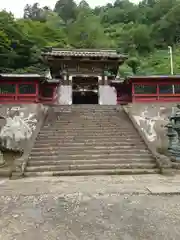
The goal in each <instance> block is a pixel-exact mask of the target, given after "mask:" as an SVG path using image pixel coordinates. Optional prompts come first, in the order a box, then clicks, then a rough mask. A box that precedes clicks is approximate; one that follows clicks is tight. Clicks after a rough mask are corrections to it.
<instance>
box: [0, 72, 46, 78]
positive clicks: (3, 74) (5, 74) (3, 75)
mask: <svg viewBox="0 0 180 240" xmlns="http://www.w3.org/2000/svg"><path fill="white" fill-rule="evenodd" d="M0 77H9V78H41V77H43V76H42V75H39V74H31V73H30V74H28V73H27V74H16V73H0Z"/></svg>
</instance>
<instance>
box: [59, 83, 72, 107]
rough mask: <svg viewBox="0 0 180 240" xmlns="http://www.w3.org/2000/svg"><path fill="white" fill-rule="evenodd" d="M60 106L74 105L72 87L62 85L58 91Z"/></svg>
mask: <svg viewBox="0 0 180 240" xmlns="http://www.w3.org/2000/svg"><path fill="white" fill-rule="evenodd" d="M58 104H60V105H71V104H72V86H71V85H62V86H60V87H59V89H58Z"/></svg>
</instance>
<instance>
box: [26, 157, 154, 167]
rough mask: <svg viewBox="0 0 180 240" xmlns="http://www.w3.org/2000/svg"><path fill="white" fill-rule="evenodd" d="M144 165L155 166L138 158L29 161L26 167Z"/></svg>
mask: <svg viewBox="0 0 180 240" xmlns="http://www.w3.org/2000/svg"><path fill="white" fill-rule="evenodd" d="M132 163H133V164H135V163H139V164H144V163H153V164H155V160H154V159H153V158H152V159H139V158H132V159H118V158H117V159H101V160H99V159H97V160H92V159H91V160H75V161H74V160H52V159H50V160H46V161H45V160H33V161H32V160H31V161H29V162H28V166H45V165H53V166H56V165H86V164H88V165H93V164H98V165H102V164H127V165H128V164H132Z"/></svg>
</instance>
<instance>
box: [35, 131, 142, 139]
mask: <svg viewBox="0 0 180 240" xmlns="http://www.w3.org/2000/svg"><path fill="white" fill-rule="evenodd" d="M65 134H66V135H67V134H68V135H69V136H71V137H72V136H79V135H81V136H85V137H88V136H89V137H92V136H99V137H111V136H115V137H119V136H121V137H127V136H128V137H137V136H138V134H137V133H136V132H135V133H129V134H127V133H125V132H124V133H123V132H121V133H119V132H98V131H94V132H92V131H89V132H86V131H82V132H75V131H74V132H72V131H68V130H65V131H62V132H54V133H53V132H51V133H49V134H47V133H43V132H41V133H40V134H39V135H38V137H39V138H43V137H47V136H48V137H50V138H51V137H59V136H62V135H65ZM138 137H139V136H138Z"/></svg>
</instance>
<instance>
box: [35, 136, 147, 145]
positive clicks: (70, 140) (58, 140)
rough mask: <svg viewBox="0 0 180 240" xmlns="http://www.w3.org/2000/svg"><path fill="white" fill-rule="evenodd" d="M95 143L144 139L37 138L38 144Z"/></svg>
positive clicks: (120, 142) (130, 141)
mask: <svg viewBox="0 0 180 240" xmlns="http://www.w3.org/2000/svg"><path fill="white" fill-rule="evenodd" d="M87 142H88V143H90V144H92V143H95V144H98V143H99V142H101V143H109V144H111V143H113V142H116V143H117V142H118V143H119V144H122V143H123V142H126V143H127V144H128V143H136V142H143V140H139V138H138V137H135V138H126V139H124V138H105V139H104V138H99V137H94V138H89V139H85V138H77V137H72V138H70V137H64V136H63V137H60V138H52V139H48V137H47V138H44V139H37V141H36V144H38V143H40V144H42V143H50V144H56V143H57V144H58V143H59V144H62V143H69V144H72V143H76V144H78V143H87Z"/></svg>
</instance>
